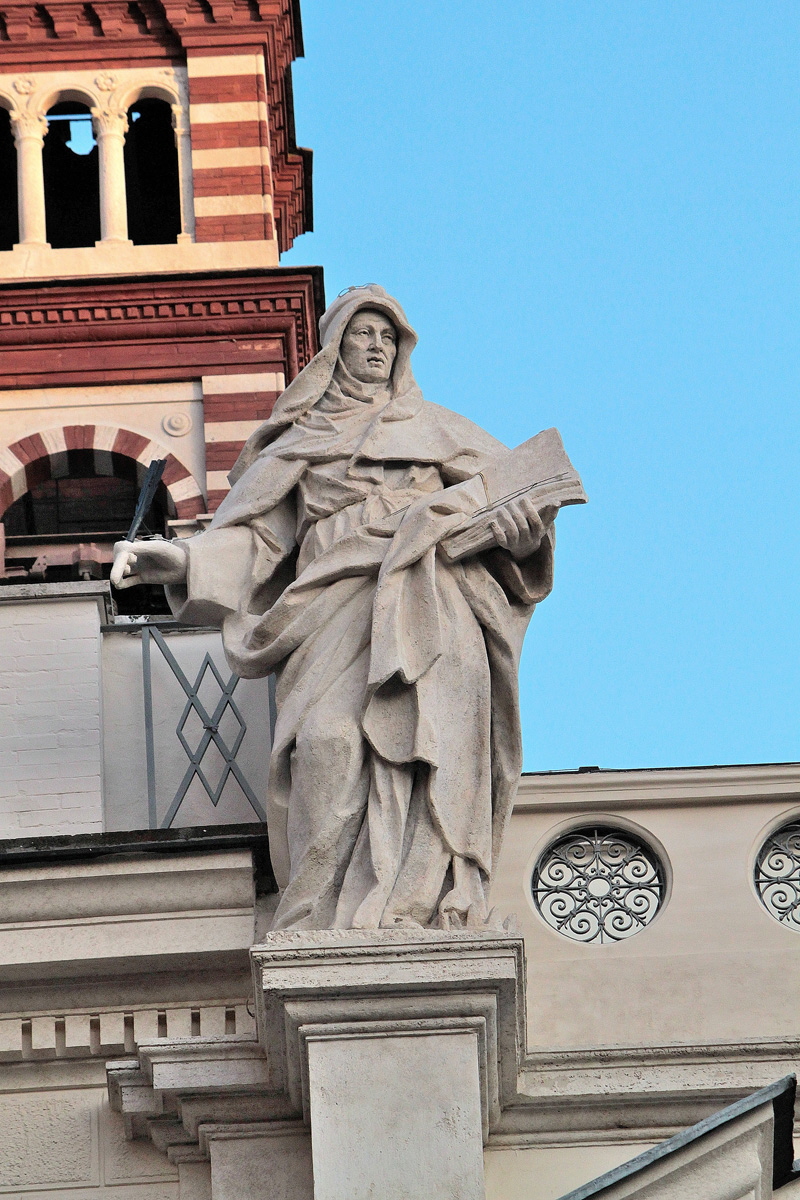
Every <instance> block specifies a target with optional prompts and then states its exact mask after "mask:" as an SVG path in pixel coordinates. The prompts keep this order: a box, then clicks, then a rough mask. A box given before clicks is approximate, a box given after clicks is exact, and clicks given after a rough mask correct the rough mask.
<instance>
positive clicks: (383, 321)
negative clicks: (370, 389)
mask: <svg viewBox="0 0 800 1200" xmlns="http://www.w3.org/2000/svg"><path fill="white" fill-rule="evenodd" d="M340 353H341V356H342V361H343V363H344V365H345V366H346V367H347V369H348V371H349V372H350V374H351V375H354V376H355V378H356V379H358V380H359V381H360V382H361V383H386V382H387V380H388V379H389V378H390V376H391V374H392V367H393V366H394V360H395V357H396V355H397V330H396V329H395V327H394V325H393V324H392V322H391V321H390V320H389V318H388V317H385V316H384V315H383V313H379V312H375V311H374V310H373V309H370V308H362V309H361V310H360V311H359V312H357V313H356V315H355V316H354V317H351V318H350V321H349V322H348V325H347V328H346V329H345V331H344V335H343V337H342V346H341V351H340Z"/></svg>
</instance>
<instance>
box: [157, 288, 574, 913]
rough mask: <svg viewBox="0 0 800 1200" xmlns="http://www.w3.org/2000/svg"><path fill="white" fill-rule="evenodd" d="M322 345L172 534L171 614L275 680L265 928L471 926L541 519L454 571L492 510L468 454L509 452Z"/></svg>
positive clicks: (491, 859) (496, 815)
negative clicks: (270, 916) (299, 403)
mask: <svg viewBox="0 0 800 1200" xmlns="http://www.w3.org/2000/svg"><path fill="white" fill-rule="evenodd" d="M372 291H373V296H371V297H370V302H369V303H367V302H362V304H361V307H376V305H375V303H374V291H375V289H372ZM384 295H385V294H384ZM391 304H392V305H395V307H393V308H389V305H388V304H387V305H386V306H385V307H386V308H387V309H389V311H390V312H391V314H392V318H393V320H395V323H396V324H397V325H398V327H399V329H400V332H401V349H402V336H403V334H404V333H405V327H404V326H403V324H402V321H403V320H404V316H403V317H402V319H401V318H399V317H398V315H397V314H398V312H399V313H401V314H402V310H400V309H399V306H396V302H393V301H392V302H391ZM351 307H352V306H351ZM329 311H330V310H329ZM350 315H352V312H351V311H350V309H348V308H347V307H345V311H344V314H343V316H342V317H341V319H340V320H339V323H338V336H339V340H340V337H341V332H342V331H343V329H344V327H345V324H346V321H345V317H346V318H347V319H349V316H350ZM334 350H335V351H336V356H335V357H334V359H333V361H334V362H335V365H334V366H333V368H332V371H331V370H329V371H328V372H327V376H328V381H327V385H326V386H325V390H324V391H323V392H322V395H321V396H318V397H317V398H316V399H315V400H314V402H313V403H312V404H306V405H305V407H304V408H302V411H294V412H292V411H291V410H290V412H289V415H290V416H291V420H287V419H286V415H284V416H283V417H281V418H280V419H279V420H278V421H275V422H273V426H272V428H271V429H270V430H269V431H268V434H267V436H264V435H263V434H260V435H259V438H258V439H256V441H255V442H254V444H253V446H251V447H250V448H249V450H248V451H247V453H246V454H245V455H244V459H245V462H244V464H243V466H244V469H243V470H240V471H239V472H238V474H239V478H238V482H236V483H235V485H234V487H233V489H232V491H231V493H230V494H229V496H228V497H227V498H226V499H225V501H224V502H223V504H222V505H221V506H220V508H219V510H218V512H217V514H216V516H215V518H214V520H213V522H212V524H211V526H210V528H209V529H208V530H207V531H206V532H205V533H203V534H200V535H198V536H197V537H195V538H191V539H188V540H187V541H186V542H185V543H183V546H184V549H185V550H186V553H187V559H188V563H187V578H186V582H185V585H182V586H180V587H171V588H169V589H168V595H169V597H170V602H171V604H172V606H173V610H174V611H175V614H176V616H177V617H178V618H179V619H180V620H184V621H190V622H191V621H200V622H203V623H208V622H213V623H216V624H219V625H220V626H221V628H222V634H223V641H224V646H225V651H226V654H227V657H228V660H229V662H230V665H231V667H232V669H233V670H235V671H237V672H238V673H239V674H240V675H242V676H245V677H257V676H261V675H265V674H267V673H268V672H270V671H272V672H274V673H275V675H276V679H277V709H278V717H277V724H276V728H275V736H274V742H273V746H272V752H271V761H270V773H269V791H268V797H267V820H268V831H269V841H270V852H271V856H272V861H273V867H274V870H275V874H276V878H277V880H278V883H279V885H280V887H281V889H282V895H281V899H280V903H279V907H278V910H277V914H276V918H275V928H279V929H280V928H283V929H285V928H311V929H323V928H336V927H358V928H378V927H380V926H390V925H397V924H417V925H423V926H427V925H440V926H444V927H449V926H459V925H469V926H476V925H481V924H482V923H484V922H485V921H486V919H487V916H488V906H487V892H488V885H489V881H490V878H491V873H492V867H493V864H494V863H495V862H496V858H497V854H498V851H499V847H500V842H501V840H502V836H503V832H504V830H505V827H506V824H507V820H508V817H509V815H510V808H511V804H512V802H513V797H514V794H515V791H516V786H517V782H518V779H519V773H520V769H521V737H520V727H519V712H518V694H517V670H518V665H519V656H520V652H521V648H522V641H523V637H524V634H525V629H526V627H527V623H528V620H529V619H530V616H531V613H532V611H533V608H534V606H535V605H536V603H537V602H538V601H539V600H541V599H543V598H544V597H545V596H546V595H547V594H548V592H549V591H550V588H551V586H552V550H553V537H552V532H548V534H547V535H546V537H545V539H544V541H543V542H542V545H541V546H540V548H539V549H538V551H537V552H536V553H535V554H533V555H532V556H531V557H530V558H528V559H526V560H525V561H523V562H520V563H518V562H515V561H514V560H513V558H512V557H511V555H510V554H509V553H508V552H507V551H505V550H501V549H494V550H492V551H488V552H485V553H482V554H479V555H476V556H474V557H472V558H470V559H467V560H465V561H462V562H459V563H450V562H448V561H447V559H446V558H444V557H443V555H442V554H441V552H440V551H438V550H437V546H438V543H439V542H440V541H441V539H442V537H444V536H445V534H447V533H448V532H449V531H450V530H452V529H454V528H456V527H457V526H458V525H460V524H462V523H463V521H464V520H465V518H466V517H467V516H468V515H469V514H470V513H472V512H475V511H476V510H477V509H479V508H481V507H482V506H483V505H484V504H485V503H486V494H485V490H484V487H483V482H482V480H481V477H480V468H481V464H484V465H485V464H486V463H487V462H488V461H490V460H491V459H492V458H493V457H494V456H495V455H497V454H498V453H499V452H501V451H502V450H504V447H502V445H501V444H500V443H499V442H497V441H495V439H493V438H492V437H490V436H489V435H488V434H486V433H485V432H484V431H483V430H481V429H480V428H478V427H477V426H476V425H474V424H473V423H472V422H470V421H468V420H467V419H466V418H464V417H461V416H459V415H457V414H455V413H452V412H449V411H448V410H446V409H443V408H440V407H439V406H437V405H435V404H430V403H428V402H427V401H425V400H424V399H423V398H422V395H421V393H419V390H418V389H416V385H414V386H413V388H412V389H411V390H409V389H405V390H402V389H398V387H397V386H396V385H395V386H394V387H391V386H390V387H387V388H365V387H364V386H363V385H359V384H358V383H357V382H356V381H354V380H353V379H352V377H350V376H349V375H348V373H347V372H346V370H345V369H344V367H343V364H342V363H341V360H340V359H339V358H338V341H336V340H335V339H334ZM406 350H407V347H406ZM323 353H324V351H323ZM317 357H318V358H320V357H321V356H317ZM398 357H400V355H398ZM315 361H316V360H314V362H315ZM314 362H312V366H313V365H314ZM306 370H307V371H308V370H309V369H308V368H307V369H306ZM396 373H397V368H396ZM295 382H297V381H295ZM317 390H318V385H317ZM290 391H291V389H290V390H289V391H287V393H285V396H289V393H290ZM290 400H291V397H290ZM287 407H288V402H287Z"/></svg>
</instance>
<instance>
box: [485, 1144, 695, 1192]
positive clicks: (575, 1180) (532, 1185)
mask: <svg viewBox="0 0 800 1200" xmlns="http://www.w3.org/2000/svg"><path fill="white" fill-rule="evenodd" d="M654 1144H655V1143H653V1142H647V1143H646V1144H634V1143H630V1142H629V1143H627V1144H626V1145H619V1146H614V1145H598V1146H530V1147H524V1148H508V1149H506V1148H504V1149H493V1148H491V1147H489V1148H488V1149H487V1150H485V1151H484V1155H483V1161H484V1170H485V1178H486V1200H558V1198H559V1197H560V1196H563V1195H564V1194H565V1192H569V1191H572V1189H573V1188H576V1187H580V1186H581V1184H584V1183H588V1182H589V1181H590V1180H592V1179H596V1178H597V1177H598V1175H603V1174H604V1173H605V1172H606V1171H610V1170H612V1169H613V1168H614V1167H618V1166H620V1165H621V1164H622V1163H625V1162H628V1161H629V1159H631V1158H635V1157H636V1155H637V1154H641V1153H642V1152H643V1151H645V1150H649V1149H650V1148H651V1147H652V1146H653V1145H654ZM687 1200H688V1198H687Z"/></svg>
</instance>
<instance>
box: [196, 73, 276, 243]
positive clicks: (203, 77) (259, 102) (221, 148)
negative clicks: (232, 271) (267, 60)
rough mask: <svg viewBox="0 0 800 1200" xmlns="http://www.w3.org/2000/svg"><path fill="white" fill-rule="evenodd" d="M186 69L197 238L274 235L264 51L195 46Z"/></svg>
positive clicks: (221, 239)
mask: <svg viewBox="0 0 800 1200" xmlns="http://www.w3.org/2000/svg"><path fill="white" fill-rule="evenodd" d="M187 69H188V75H189V123H190V126H191V137H192V175H193V180H194V209H195V219H196V233H195V236H196V240H197V241H198V242H233V241H237V242H240V241H273V240H274V239H275V223H274V211H273V195H274V188H273V180H272V166H271V159H270V144H269V120H268V108H267V86H266V75H265V69H264V56H263V55H262V54H252V53H251V54H202V53H199V52H197V51H195V52H193V53H190V54H189V55H188V58H187ZM224 265H225V264H224V263H220V266H224Z"/></svg>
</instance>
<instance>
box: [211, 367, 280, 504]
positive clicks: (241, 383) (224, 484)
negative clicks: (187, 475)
mask: <svg viewBox="0 0 800 1200" xmlns="http://www.w3.org/2000/svg"><path fill="white" fill-rule="evenodd" d="M285 386H286V385H285V378H284V375H283V373H282V372H278V371H259V372H248V373H244V372H237V373H236V374H229V375H205V376H204V377H203V408H204V426H205V439H206V486H207V489H208V511H209V512H215V511H216V509H217V508H218V507H219V505H220V503H221V501H222V500H223V498H224V497H225V496H226V495H227V493H228V492H229V491H230V484H229V483H228V472H229V471H230V469H231V467H232V466H233V464H234V463H235V462H236V459H237V458H238V457H239V452H240V450H241V449H242V446H243V445H244V444H245V442H246V441H247V439H248V438H249V436H250V434H251V433H253V432H254V431H255V430H256V429H258V427H259V425H260V424H261V422H262V421H265V420H266V419H267V417H268V416H269V415H270V413H271V412H272V409H273V406H274V404H275V401H276V400H277V398H278V396H279V395H280V394H281V392H282V391H283V389H284V387H285Z"/></svg>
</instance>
